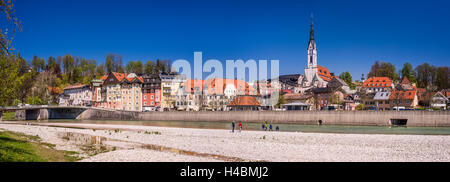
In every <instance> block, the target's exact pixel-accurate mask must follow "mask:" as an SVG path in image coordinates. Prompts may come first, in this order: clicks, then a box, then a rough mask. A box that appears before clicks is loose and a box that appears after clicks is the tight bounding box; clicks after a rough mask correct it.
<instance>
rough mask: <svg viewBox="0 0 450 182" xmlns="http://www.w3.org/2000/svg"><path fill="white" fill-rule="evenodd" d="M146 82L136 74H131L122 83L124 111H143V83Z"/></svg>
mask: <svg viewBox="0 0 450 182" xmlns="http://www.w3.org/2000/svg"><path fill="white" fill-rule="evenodd" d="M143 82H144V80H143V79H142V77H140V76H136V74H134V73H130V74H128V75H127V77H126V78H124V79H123V80H122V81H121V83H120V86H121V90H120V91H121V92H122V100H121V102H122V110H126V111H142V83H143Z"/></svg>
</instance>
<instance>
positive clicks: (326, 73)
mask: <svg viewBox="0 0 450 182" xmlns="http://www.w3.org/2000/svg"><path fill="white" fill-rule="evenodd" d="M317 73H318V74H319V76H320V78H322V79H323V80H325V81H327V82H329V81H331V79H332V76H331V73H330V70H328V68H326V67H323V66H319V65H317Z"/></svg>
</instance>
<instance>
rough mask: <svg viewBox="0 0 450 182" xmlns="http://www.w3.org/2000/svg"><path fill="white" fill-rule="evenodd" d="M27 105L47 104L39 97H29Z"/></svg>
mask: <svg viewBox="0 0 450 182" xmlns="http://www.w3.org/2000/svg"><path fill="white" fill-rule="evenodd" d="M26 103H27V104H30V105H45V104H47V103H45V102H44V101H42V99H40V98H39V97H38V96H28V97H27V102H26Z"/></svg>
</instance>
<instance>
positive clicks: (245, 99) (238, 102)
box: [228, 96, 261, 106]
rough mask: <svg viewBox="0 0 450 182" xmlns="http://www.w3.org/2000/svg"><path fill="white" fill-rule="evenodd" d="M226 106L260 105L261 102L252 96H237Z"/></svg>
mask: <svg viewBox="0 0 450 182" xmlns="http://www.w3.org/2000/svg"><path fill="white" fill-rule="evenodd" d="M228 106H261V104H260V103H259V102H258V100H256V98H255V97H253V96H238V97H236V99H234V100H233V101H231V102H230V103H229V104H228Z"/></svg>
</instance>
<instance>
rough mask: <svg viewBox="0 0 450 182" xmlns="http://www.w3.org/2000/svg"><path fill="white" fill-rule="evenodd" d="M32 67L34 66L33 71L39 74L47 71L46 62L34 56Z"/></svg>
mask: <svg viewBox="0 0 450 182" xmlns="http://www.w3.org/2000/svg"><path fill="white" fill-rule="evenodd" d="M31 65H32V66H33V70H34V71H36V72H38V73H39V72H41V71H42V70H44V69H45V60H44V59H43V58H40V57H38V56H36V55H34V56H33V60H32V61H31Z"/></svg>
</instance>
